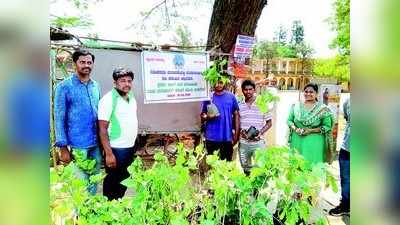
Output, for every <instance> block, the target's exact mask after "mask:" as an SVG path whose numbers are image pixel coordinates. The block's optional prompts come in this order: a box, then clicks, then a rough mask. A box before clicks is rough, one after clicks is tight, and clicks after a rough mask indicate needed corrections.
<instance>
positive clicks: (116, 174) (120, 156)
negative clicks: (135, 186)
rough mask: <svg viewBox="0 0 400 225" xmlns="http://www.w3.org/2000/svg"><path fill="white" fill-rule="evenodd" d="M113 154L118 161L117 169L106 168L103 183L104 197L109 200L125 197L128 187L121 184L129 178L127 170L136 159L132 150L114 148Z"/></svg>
mask: <svg viewBox="0 0 400 225" xmlns="http://www.w3.org/2000/svg"><path fill="white" fill-rule="evenodd" d="M112 151H113V154H114V156H115V158H116V160H117V167H116V168H113V169H112V168H109V167H106V168H105V169H106V177H105V178H104V181H103V195H104V196H106V197H107V198H108V200H113V199H118V198H122V197H124V195H125V192H126V189H127V187H126V186H124V185H122V184H121V181H123V180H125V179H126V178H128V177H129V172H128V170H127V168H128V166H130V165H131V163H132V162H133V159H134V157H135V154H134V149H133V147H132V148H112Z"/></svg>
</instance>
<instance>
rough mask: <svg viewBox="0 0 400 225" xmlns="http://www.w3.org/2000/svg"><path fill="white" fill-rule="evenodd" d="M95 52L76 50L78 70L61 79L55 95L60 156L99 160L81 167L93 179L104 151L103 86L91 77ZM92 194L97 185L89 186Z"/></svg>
mask: <svg viewBox="0 0 400 225" xmlns="http://www.w3.org/2000/svg"><path fill="white" fill-rule="evenodd" d="M94 58H95V57H94V55H93V54H92V53H90V52H88V51H85V50H78V51H75V52H74V53H73V54H72V60H73V62H74V64H75V69H76V73H75V74H72V75H71V76H70V77H68V78H67V79H65V80H64V81H62V82H61V83H59V84H58V85H57V87H56V89H55V97H54V120H55V121H54V123H55V136H56V143H55V145H56V146H57V147H59V156H60V160H61V162H63V163H65V164H66V163H69V162H70V161H71V158H72V157H71V154H70V151H69V149H68V147H69V148H70V150H71V151H72V152H74V153H75V154H79V155H81V156H82V159H94V160H96V165H95V170H94V171H85V170H83V169H81V168H77V175H78V177H80V178H83V179H86V180H87V181H88V180H89V176H90V175H94V174H96V173H98V172H99V171H100V165H101V153H100V150H99V146H98V140H97V107H98V103H99V100H100V88H99V85H98V84H97V82H96V81H94V80H92V79H91V78H90V72H91V71H92V68H93V63H94ZM88 191H89V193H91V194H93V195H94V194H96V191H97V185H96V184H91V185H89V186H88Z"/></svg>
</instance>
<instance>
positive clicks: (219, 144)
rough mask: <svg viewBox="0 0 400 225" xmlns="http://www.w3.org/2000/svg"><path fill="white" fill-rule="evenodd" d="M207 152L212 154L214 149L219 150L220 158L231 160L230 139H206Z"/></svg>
mask: <svg viewBox="0 0 400 225" xmlns="http://www.w3.org/2000/svg"><path fill="white" fill-rule="evenodd" d="M206 149H207V154H208V155H212V154H213V153H214V151H216V150H219V158H220V159H221V160H226V161H232V155H233V145H232V142H231V141H208V140H206Z"/></svg>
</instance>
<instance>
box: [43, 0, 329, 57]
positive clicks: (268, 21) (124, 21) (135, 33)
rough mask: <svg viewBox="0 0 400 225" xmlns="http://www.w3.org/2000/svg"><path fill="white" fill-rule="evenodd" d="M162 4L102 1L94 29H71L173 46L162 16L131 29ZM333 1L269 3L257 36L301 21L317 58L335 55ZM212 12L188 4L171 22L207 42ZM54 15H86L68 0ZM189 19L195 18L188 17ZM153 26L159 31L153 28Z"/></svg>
mask: <svg viewBox="0 0 400 225" xmlns="http://www.w3.org/2000/svg"><path fill="white" fill-rule="evenodd" d="M159 2H160V0H101V1H100V2H98V3H96V4H91V5H89V9H88V10H87V11H86V12H84V13H83V14H84V15H86V16H90V18H91V19H92V21H93V22H94V26H93V27H91V29H87V28H86V29H70V31H71V32H72V33H74V34H77V35H79V36H86V35H87V34H88V33H97V34H98V35H99V37H100V38H104V39H111V40H119V41H130V42H142V43H150V42H153V43H157V44H166V43H170V44H171V43H172V40H173V37H174V35H175V32H174V30H173V29H167V30H166V31H162V32H160V31H159V30H160V27H161V28H162V24H164V23H165V20H163V19H160V18H161V16H160V14H154V15H153V16H151V17H150V18H149V19H147V20H146V23H147V24H148V25H149V26H148V27H150V28H148V29H147V30H146V31H145V32H143V31H140V30H139V29H138V28H135V27H131V28H130V29H127V28H128V27H130V26H131V25H132V24H139V22H140V21H141V18H143V17H142V16H141V15H140V12H144V11H148V10H149V9H151V8H152V7H153V6H155V5H157V4H158V3H159ZM178 2H179V1H178ZM332 2H333V0H301V1H300V0H269V1H268V4H267V6H266V7H265V8H264V10H263V12H262V14H261V17H260V19H259V21H258V25H257V29H256V36H257V38H258V40H272V39H273V37H274V32H275V31H276V30H277V28H278V27H279V26H280V25H283V26H285V27H286V28H287V29H288V30H290V27H291V24H292V22H293V21H294V20H301V22H302V24H303V25H304V32H305V40H306V42H307V43H309V44H310V45H311V46H312V47H313V48H314V49H315V54H314V56H315V57H330V56H333V55H334V54H335V51H333V50H331V49H329V47H328V45H329V43H330V42H331V40H332V39H333V38H334V35H335V34H334V32H332V31H331V30H330V29H329V25H328V23H327V22H326V19H327V18H328V17H329V16H330V15H331V14H332V6H331V4H332ZM211 13H212V4H210V3H208V4H207V3H203V4H201V3H199V4H198V5H195V6H193V5H187V6H183V7H182V8H181V9H180V10H179V11H178V14H179V15H180V16H184V18H183V19H176V20H174V18H171V23H173V24H180V25H186V26H187V27H188V28H189V30H190V32H191V36H192V40H193V41H197V42H198V41H202V42H205V41H206V40H207V35H208V26H209V23H210V19H211ZM50 14H52V15H56V16H63V15H68V16H70V15H82V12H79V11H78V10H76V9H75V8H74V7H73V6H72V4H71V3H70V2H68V1H67V0H56V1H55V3H53V4H51V5H50ZM185 16H191V17H192V18H185ZM152 26H156V27H158V29H152V28H151V27H152Z"/></svg>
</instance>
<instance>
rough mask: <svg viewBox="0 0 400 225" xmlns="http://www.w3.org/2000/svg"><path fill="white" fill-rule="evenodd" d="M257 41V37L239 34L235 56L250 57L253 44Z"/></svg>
mask: <svg viewBox="0 0 400 225" xmlns="http://www.w3.org/2000/svg"><path fill="white" fill-rule="evenodd" d="M255 42H256V39H255V37H251V36H246V35H240V34H239V35H238V36H237V38H236V44H235V50H234V53H233V56H234V57H235V58H250V57H251V54H252V52H253V46H254V43H255Z"/></svg>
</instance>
